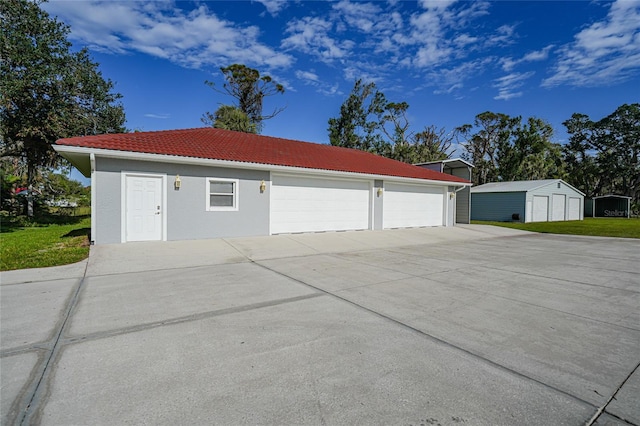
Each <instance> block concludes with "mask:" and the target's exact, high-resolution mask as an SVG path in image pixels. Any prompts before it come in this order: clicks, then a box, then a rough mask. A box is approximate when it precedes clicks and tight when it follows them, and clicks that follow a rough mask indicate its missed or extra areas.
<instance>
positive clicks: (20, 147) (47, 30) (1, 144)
mask: <svg viewBox="0 0 640 426" xmlns="http://www.w3.org/2000/svg"><path fill="white" fill-rule="evenodd" d="M40 3H41V2H40V1H29V0H4V1H2V2H0V15H1V18H2V19H1V28H2V34H1V36H0V37H1V38H0V57H1V58H2V61H0V70H1V72H0V138H1V140H0V152H1V155H2V157H16V158H18V159H19V161H21V162H22V163H24V164H25V165H26V168H27V181H28V185H29V188H30V189H33V184H34V182H35V179H36V177H37V175H38V173H40V171H41V169H42V168H44V169H47V168H52V167H58V166H60V164H61V162H62V161H63V160H62V159H61V158H60V157H59V156H58V155H57V154H56V153H55V151H54V150H53V149H52V147H51V144H52V143H54V142H55V141H56V140H57V139H59V138H62V137H69V136H76V135H83V134H85V135H86V134H95V133H108V132H122V131H124V127H123V124H124V121H125V116H124V110H123V107H122V105H121V104H120V103H119V102H118V100H119V99H120V97H121V96H120V95H119V94H117V93H112V89H113V83H112V82H111V81H110V80H105V79H104V78H103V77H102V75H101V73H100V71H99V70H98V65H97V64H96V63H95V62H93V61H91V58H90V57H89V55H88V53H87V51H86V49H83V50H81V51H79V52H72V51H71V43H70V42H69V41H68V40H67V35H68V33H69V27H68V26H66V25H64V24H62V23H60V22H58V21H57V20H56V19H54V18H52V17H50V16H49V14H48V13H47V12H45V11H43V10H42V9H41V8H40ZM30 201H31V200H30ZM28 214H30V215H32V214H33V204H32V203H31V202H30V203H29V209H28Z"/></svg>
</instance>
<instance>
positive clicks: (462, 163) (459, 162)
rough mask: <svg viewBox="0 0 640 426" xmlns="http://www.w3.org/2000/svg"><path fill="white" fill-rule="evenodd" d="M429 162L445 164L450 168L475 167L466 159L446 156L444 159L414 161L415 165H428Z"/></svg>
mask: <svg viewBox="0 0 640 426" xmlns="http://www.w3.org/2000/svg"><path fill="white" fill-rule="evenodd" d="M429 164H446V165H447V166H448V167H451V168H452V169H456V168H467V167H474V168H475V166H474V165H473V164H471V163H470V162H468V161H467V160H463V159H462V158H447V159H446V160H438V161H427V162H424V163H416V164H415V165H416V166H424V165H429Z"/></svg>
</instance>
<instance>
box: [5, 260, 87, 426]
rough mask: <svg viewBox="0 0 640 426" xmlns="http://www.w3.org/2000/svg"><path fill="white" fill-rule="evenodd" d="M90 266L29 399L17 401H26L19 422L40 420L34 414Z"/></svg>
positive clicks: (41, 398)
mask: <svg viewBox="0 0 640 426" xmlns="http://www.w3.org/2000/svg"><path fill="white" fill-rule="evenodd" d="M88 266H89V263H88V262H87V263H86V264H85V267H84V275H83V276H82V278H80V279H79V280H78V283H77V284H76V287H75V289H74V291H73V295H72V296H71V298H70V299H69V301H68V302H67V305H66V308H65V310H64V316H63V318H64V319H63V320H62V323H60V324H59V326H58V328H57V331H55V332H54V337H53V339H52V342H53V344H52V346H51V347H50V348H49V349H47V352H48V353H49V354H48V356H46V355H45V359H44V363H43V364H42V365H40V367H39V369H40V371H41V373H40V374H39V377H38V378H37V380H36V383H35V384H33V383H32V384H31V385H30V386H29V388H30V389H32V391H31V392H28V393H27V395H26V396H27V398H25V399H28V401H25V399H18V400H17V401H16V403H23V404H24V402H26V404H25V405H21V406H20V407H19V411H18V413H20V414H19V415H18V416H19V420H18V422H17V424H20V425H29V424H34V423H38V420H37V419H34V416H37V414H38V410H39V409H40V405H41V402H42V400H45V399H46V396H47V393H48V386H49V384H50V383H49V382H50V379H51V376H52V371H53V370H55V368H54V366H55V364H56V362H57V361H58V358H59V354H60V347H61V344H60V341H61V339H62V336H63V334H64V331H65V329H66V328H67V327H68V324H69V319H70V318H71V316H72V314H73V311H74V308H75V306H76V305H77V303H78V298H79V294H80V291H81V290H82V288H83V286H84V282H85V278H86V275H87V268H88ZM34 420H35V421H34Z"/></svg>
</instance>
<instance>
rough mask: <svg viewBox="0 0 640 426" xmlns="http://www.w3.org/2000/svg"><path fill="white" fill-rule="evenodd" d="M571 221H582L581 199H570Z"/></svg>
mask: <svg viewBox="0 0 640 426" xmlns="http://www.w3.org/2000/svg"><path fill="white" fill-rule="evenodd" d="M569 220H580V198H575V197H570V198H569Z"/></svg>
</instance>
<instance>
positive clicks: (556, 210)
mask: <svg viewBox="0 0 640 426" xmlns="http://www.w3.org/2000/svg"><path fill="white" fill-rule="evenodd" d="M552 200H553V207H552V208H553V211H552V212H551V220H554V221H560V220H565V217H564V211H565V202H566V197H565V195H563V194H553V198H552Z"/></svg>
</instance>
